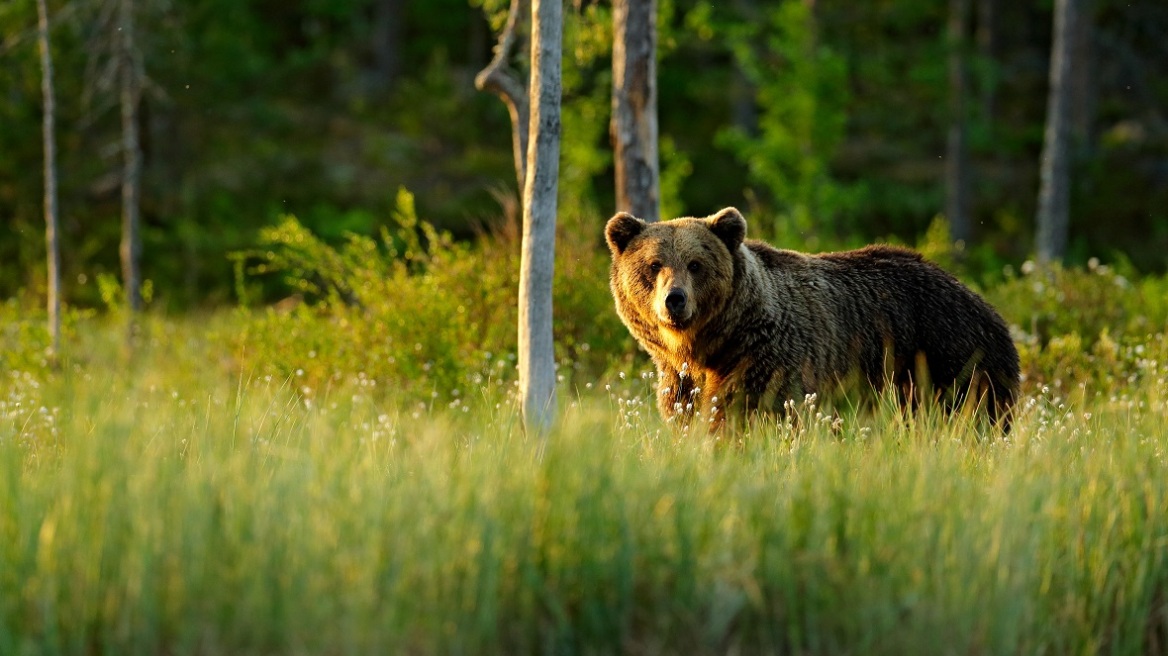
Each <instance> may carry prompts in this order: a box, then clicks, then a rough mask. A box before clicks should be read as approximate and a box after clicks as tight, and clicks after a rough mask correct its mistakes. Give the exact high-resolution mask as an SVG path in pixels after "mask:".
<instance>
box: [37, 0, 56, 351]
mask: <svg viewBox="0 0 1168 656" xmlns="http://www.w3.org/2000/svg"><path fill="white" fill-rule="evenodd" d="M37 41H38V43H39V45H40V53H41V96H42V98H43V101H44V111H45V115H44V123H43V131H44V148H45V154H44V157H45V253H46V258H47V260H48V285H49V286H48V300H47V303H48V314H49V354H50V357H51V358H55V357H56V356H57V354H58V353H59V352H60V349H61V248H60V244H59V242H58V239H57V224H58V221H57V141H56V137H55V128H56V125H55V124H56V116H57V109H56V106H57V103H56V99H55V97H54V92H53V53H52V51H51V50H50V48H49V10H48V7H47V6H46V0H37Z"/></svg>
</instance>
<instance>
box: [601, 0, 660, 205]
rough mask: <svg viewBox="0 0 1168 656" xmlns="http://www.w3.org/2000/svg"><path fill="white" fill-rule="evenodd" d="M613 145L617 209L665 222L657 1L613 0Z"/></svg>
mask: <svg viewBox="0 0 1168 656" xmlns="http://www.w3.org/2000/svg"><path fill="white" fill-rule="evenodd" d="M612 25H613V45H612V127H611V131H612V142H613V151H614V154H615V157H616V210H617V211H618V212H629V213H631V214H632V215H634V216H636V217H638V218H641V219H644V220H645V221H650V222H653V221H657V220H658V219H659V218H660V214H661V210H660V205H661V204H660V196H661V192H660V184H659V178H660V173H659V163H658V151H657V0H614V1H613V12H612Z"/></svg>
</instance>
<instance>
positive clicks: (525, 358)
mask: <svg viewBox="0 0 1168 656" xmlns="http://www.w3.org/2000/svg"><path fill="white" fill-rule="evenodd" d="M562 43H563V17H562V8H561V3H560V0H532V4H531V82H530V89H531V108H532V111H531V119H530V120H531V123H530V126H529V127H530V133H531V134H532V135H533V137H534V138H532V139H531V140H530V142H529V143H528V146H527V173H528V175H527V179H526V184H525V185H524V188H523V240H522V252H521V255H520V269H519V393H520V398H521V399H522V403H523V418H524V426H525V427H526V429H527V430H528V431H529V432H537V433H541V434H542V433H544V432H545V431H546V430H547V428H549V427H550V425H551V422H552V419H553V417H554V415H555V407H556V372H555V351H554V348H553V342H552V277H553V273H554V268H555V246H556V194H557V191H558V181H559V168H560V165H559V157H560V96H561V76H560V72H561V58H562Z"/></svg>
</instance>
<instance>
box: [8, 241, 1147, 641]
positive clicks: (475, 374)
mask: <svg viewBox="0 0 1168 656" xmlns="http://www.w3.org/2000/svg"><path fill="white" fill-rule="evenodd" d="M282 230H284V232H283V233H281V234H272V235H270V236H271V237H273V239H274V240H275V241H274V242H273V243H284V244H291V245H295V244H299V248H300V250H299V251H297V252H298V253H300V255H299V256H297V257H299V258H300V259H297V260H295V262H299V263H300V265H303V266H299V265H298V268H297V267H291V266H289V262H292V261H293V259H294V258H293V259H288V258H289V257H291V256H288V257H286V258H285V260H284V261H283V263H282V265H281V266H282V268H283V270H285V271H290V270H293V269H295V271H296V273H295V275H294V277H295V278H296V279H298V280H300V281H301V282H302V283H303V291H304V293H305V295H306V296H305V298H304V300H302V301H299V302H298V304H290V305H294V307H291V308H290V309H289V308H283V309H277V308H266V309H262V308H261V309H257V308H244V309H238V310H230V309H229V310H219V311H215V312H210V313H207V314H194V315H183V316H179V317H169V316H166V314H165V313H163V312H154V313H148V314H147V315H146V316H144V317H143V318H142V320H141V325H140V327H139V334H138V336H137V338H136V343H135V345H134V348H133V350H132V351H130V350H127V348H126V346H125V343H124V316H123V315H122V314H121V313H120V310H119V309H118V308H116V307H111V308H109V309H107V310H104V311H102V312H99V313H77V312H75V313H73V314H72V315H71V316H70V318H69V321H67V327H68V335H67V344H68V348H67V350H65V351H64V352H63V353H62V356H61V358H60V360H59V361H58V362H56V363H52V362H50V361H48V359H47V358H46V357H45V355H44V351H43V335H41V332H40V328H39V325H40V324H39V323H38V322H37V320H36V315H35V313H34V312H31V311H29V310H28V308H27V307H23V306H21V305H20V303H19V302H17V301H12V302H9V303H8V304H6V305H4V306H0V313H2V314H3V319H4V320H3V322H2V323H0V325H2V326H3V331H2V332H0V336H2V338H3V344H2V346H3V348H2V349H0V365H2V366H3V368H2V369H0V654H22V655H25V654H27V655H33V654H99V653H100V654H162V653H166V654H274V653H289V654H348V653H361V654H366V653H533V652H535V653H556V654H576V653H633V654H657V653H694V654H703V653H708V654H720V653H815V654H837V653H839V654H906V653H937V654H940V653H954V654H958V653H960V654H1010V653H1019V654H1021V653H1026V654H1036V653H1038V654H1068V653H1081V654H1088V653H1109V654H1146V653H1163V652H1164V651H1166V650H1168V460H1166V457H1168V454H1166V450H1168V428H1166V427H1165V426H1166V424H1168V421H1166V419H1168V337H1166V335H1165V332H1164V330H1163V326H1164V323H1163V322H1164V317H1163V316H1162V314H1161V313H1162V312H1164V304H1165V301H1164V300H1163V299H1164V292H1165V291H1168V285H1165V282H1164V280H1163V279H1158V278H1136V277H1134V276H1121V275H1120V274H1119V273H1117V272H1116V271H1115V270H1114V269H1109V268H1108V267H1104V266H1101V265H1098V266H1097V265H1094V264H1093V265H1092V267H1089V268H1087V269H1082V270H1055V271H1050V272H1032V271H1027V272H1020V273H1017V274H1014V273H1010V272H1007V274H1005V275H1003V277H1002V278H1001V279H999V280H998V281H996V282H994V283H993V284H992V285H991V286H987V287H986V288H985V289H983V292H984V293H985V294H986V295H987V297H989V298H990V299H991V300H993V301H994V302H995V303H996V304H997V305H998V306H999V308H1001V309H1002V311H1003V313H1004V314H1006V315H1007V318H1008V319H1009V320H1010V321H1011V323H1012V324H1014V325H1015V327H1016V331H1017V341H1018V343H1019V347H1020V350H1021V352H1022V356H1023V363H1024V370H1025V372H1026V373H1025V376H1026V380H1025V381H1024V383H1023V389H1024V395H1023V398H1022V400H1021V402H1020V404H1019V407H1018V414H1017V416H1016V418H1015V420H1014V428H1013V431H1012V432H1011V433H1010V434H1009V435H1006V436H1004V435H1001V434H999V433H996V432H994V431H993V430H992V429H990V428H989V427H987V426H986V425H985V422H983V421H979V420H978V418H977V417H969V416H964V415H957V416H952V417H950V416H946V415H944V414H943V413H941V412H938V411H936V410H935V409H931V408H928V407H926V408H924V409H923V410H922V411H920V412H918V413H916V414H911V415H906V414H905V413H903V412H902V411H901V410H900V409H898V408H897V407H896V404H895V402H894V400H893V399H891V398H881V399H879V400H878V402H877V403H875V404H872V405H871V406H861V407H858V408H857V407H852V406H851V405H849V404H847V403H836V404H835V405H829V404H827V403H826V401H825V400H820V399H814V398H805V399H803V400H801V401H800V402H798V403H797V404H796V408H795V410H794V412H793V413H792V414H791V415H790V416H787V417H779V418H772V419H770V420H766V421H760V422H757V423H755V424H754V425H752V426H751V427H749V429H747V430H744V431H741V432H737V433H733V434H728V435H720V436H711V435H706V434H703V433H700V432H698V431H693V432H683V431H678V430H677V429H676V428H675V427H673V426H669V425H666V424H664V423H663V422H662V421H661V420H660V419H659V418H658V417H657V415H656V411H655V409H654V406H653V402H652V380H651V374H650V372H649V371H648V366H647V363H646V362H645V361H644V360H643V359H642V358H641V357H640V356H637V355H636V354H635V353H634V352H633V350H632V348H631V346H630V345H629V343H628V342H627V341H626V340H627V336H625V335H624V334H622V333H621V331H620V326H619V323H616V324H615V327H614V324H613V322H615V321H616V320H615V317H614V316H613V314H614V313H613V312H612V310H611V306H610V305H608V304H609V303H611V301H610V300H608V298H607V290H606V289H605V288H604V286H603V285H602V284H601V285H596V284H592V285H591V286H585V285H584V284H583V283H582V282H579V281H582V280H584V279H585V278H587V277H589V276H591V277H592V280H593V281H595V280H598V279H599V280H603V277H600V278H597V277H596V273H597V269H596V267H601V269H599V270H600V271H603V268H602V267H603V265H604V264H603V254H602V253H601V254H599V255H596V254H595V249H594V247H593V246H592V245H591V244H589V243H587V242H582V243H584V244H585V245H584V246H579V247H577V248H578V249H579V252H574V251H572V250H571V248H573V247H571V246H569V245H565V246H564V248H565V249H566V254H562V255H561V258H563V257H569V258H575V259H576V261H577V262H578V267H577V269H576V272H575V273H573V272H570V271H564V272H563V273H562V274H561V275H563V276H567V277H571V276H576V277H578V278H579V280H578V281H577V282H576V283H570V282H569V283H564V284H559V285H558V286H557V294H558V296H557V304H558V305H557V312H562V313H564V314H565V315H566V316H567V318H566V319H564V321H563V323H560V324H558V326H559V327H561V328H563V331H562V335H561V337H560V344H559V351H558V354H559V355H560V357H561V361H560V371H561V380H562V382H561V389H560V413H559V414H560V418H559V421H558V423H557V424H556V426H555V427H554V428H553V429H552V430H551V431H550V433H549V434H548V435H547V436H546V437H545V438H543V439H540V438H536V437H532V436H528V435H525V434H524V432H523V430H522V427H521V424H520V421H519V418H518V414H517V412H516V408H515V402H514V398H513V389H514V387H513V383H514V372H513V360H512V356H510V354H508V353H507V352H506V347H505V340H506V339H508V338H509V335H505V333H508V332H509V327H508V326H502V327H497V326H495V327H493V323H494V322H496V321H501V319H498V318H497V317H496V318H495V319H491V318H490V316H493V315H490V316H487V315H484V314H482V313H486V312H488V310H490V309H491V308H496V307H497V308H499V309H498V311H499V312H501V313H503V315H505V314H506V312H507V311H508V310H507V309H506V306H505V303H506V302H507V301H508V299H507V298H506V297H505V294H504V295H503V297H502V298H495V297H492V296H489V295H488V294H489V293H501V292H497V291H490V290H497V289H498V288H499V287H496V282H497V281H496V279H495V276H499V277H505V275H507V274H506V272H507V271H512V270H513V269H510V268H509V264H510V261H511V259H510V258H511V257H512V255H511V251H510V250H509V249H506V248H501V249H498V251H500V253H497V254H496V255H495V256H492V255H491V254H490V253H489V252H486V251H476V252H475V253H473V254H472V252H471V251H470V250H464V249H463V248H462V247H455V246H453V245H452V244H447V245H445V246H443V245H442V242H441V239H439V238H437V237H435V240H434V241H431V242H430V243H431V246H430V247H429V248H428V249H421V250H419V249H420V248H421V247H420V246H419V245H418V244H414V245H413V246H410V245H409V244H406V245H405V246H403V247H402V248H403V250H404V251H407V252H409V253H411V255H410V256H409V257H406V258H404V259H403V258H398V259H397V260H393V261H394V262H397V264H393V265H386V264H384V262H382V260H379V259H378V258H375V257H372V256H368V257H363V256H361V253H365V254H366V255H368V254H369V253H370V252H371V251H369V249H368V248H367V247H368V246H369V244H367V243H365V242H361V241H357V242H354V243H352V244H350V245H349V246H347V247H346V248H345V249H341V250H332V249H330V248H328V247H325V246H323V245H321V244H316V243H314V242H312V241H311V239H310V238H309V236H305V235H304V234H302V233H297V232H296V228H295V226H294V225H287V226H284V227H283V228H282ZM297 235H299V236H297ZM281 240H282V241H281ZM387 242H390V243H399V246H400V239H399V240H396V241H395V240H394V239H387ZM306 244H307V245H308V246H305V245H306ZM312 249H317V250H315V251H313V250H312ZM411 249H412V250H411ZM422 251H425V252H424V253H423V252H422ZM278 252H282V253H284V255H286V256H287V255H288V252H285V251H278ZM306 253H308V254H307V255H306ZM334 256H336V257H334ZM492 258H494V259H492ZM472 259H473V266H474V267H476V268H475V270H476V271H478V272H479V275H478V276H476V277H475V278H474V280H475V281H476V282H474V283H473V284H477V285H479V287H477V288H472V287H471V286H469V285H472V283H470V282H466V281H465V280H464V279H463V276H464V274H465V267H470V266H472V265H471V264H468V263H467V261H468V260H472ZM496 260H497V262H496ZM435 262H440V263H442V266H440V267H439V266H434V263H435ZM322 263H328V267H331V269H329V270H330V271H332V274H330V275H331V277H330V276H326V275H323V274H322V272H323V271H325V270H326V269H327V268H328V267H326V266H323V265H322ZM268 264H269V265H271V264H272V261H271V260H268ZM379 267H380V268H379ZM460 267H463V268H460ZM447 271H451V272H454V273H450V274H447V273H445V272H447ZM459 272H461V273H459ZM447 275H450V276H456V275H457V276H458V279H457V280H456V279H454V278H446V277H443V276H447ZM329 280H332V281H333V283H329V282H328V281H329ZM403 281H409V282H411V283H412V284H410V285H408V286H407V285H403V284H401V283H402V282H403ZM460 281H461V283H460ZM458 284H462V285H463V287H458V286H457V285H458ZM330 289H331V291H330ZM476 294H478V295H477V296H476ZM354 299H355V300H354ZM379 299H380V300H379ZM472 303H481V306H476V305H472ZM402 313H405V316H406V317H407V320H404V321H400V322H399V321H396V320H394V317H399V316H402ZM442 313H449V315H450V317H458V316H463V317H466V322H467V323H468V324H471V325H469V326H466V325H461V324H458V325H454V326H449V327H447V326H446V325H445V324H440V323H436V322H437V321H439V320H441V317H442V316H445V315H443V314H442ZM558 316H560V315H558ZM435 317H437V318H435ZM476 317H477V319H476ZM572 317H575V318H576V319H575V322H571V321H570V319H571V318H572ZM582 317H584V318H582ZM410 318H412V319H413V320H408V319H410ZM504 318H505V316H504ZM585 318H588V320H586V319H585ZM475 320H478V321H482V322H483V323H482V324H481V325H480V324H473V321H475ZM511 325H513V324H511ZM437 326H443V329H442V330H439V329H438V328H437ZM492 330H497V331H498V333H499V335H500V336H499V337H498V338H497V340H498V341H497V342H493V341H491V340H492V339H496V338H494V337H492V335H493V334H494V333H492V332H491V331H492ZM463 331H466V332H463ZM476 340H477V341H476Z"/></svg>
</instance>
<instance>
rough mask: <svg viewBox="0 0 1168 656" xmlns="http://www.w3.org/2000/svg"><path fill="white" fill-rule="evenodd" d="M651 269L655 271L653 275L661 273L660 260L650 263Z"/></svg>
mask: <svg viewBox="0 0 1168 656" xmlns="http://www.w3.org/2000/svg"><path fill="white" fill-rule="evenodd" d="M649 271H651V272H652V273H653V275H657V274H658V273H661V263H660V262H653V263H651V264H650V265H649Z"/></svg>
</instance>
